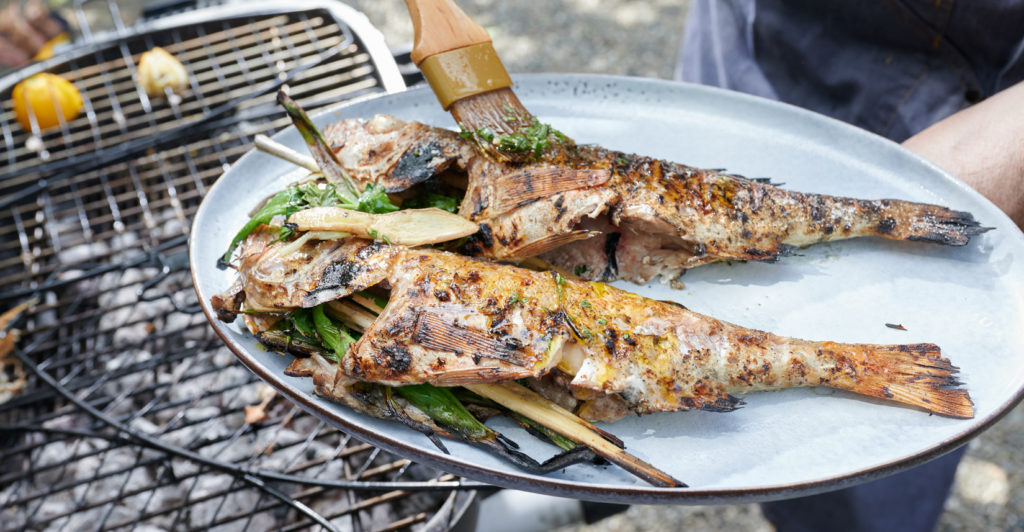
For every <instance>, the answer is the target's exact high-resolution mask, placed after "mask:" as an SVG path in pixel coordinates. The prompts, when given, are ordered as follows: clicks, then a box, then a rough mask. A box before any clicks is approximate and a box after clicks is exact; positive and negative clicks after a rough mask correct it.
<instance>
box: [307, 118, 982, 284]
mask: <svg viewBox="0 0 1024 532" xmlns="http://www.w3.org/2000/svg"><path fill="white" fill-rule="evenodd" d="M324 136H325V138H326V139H327V141H328V143H329V144H330V145H331V146H332V148H333V149H334V150H335V152H336V153H337V155H338V159H339V161H340V162H341V164H342V166H344V168H345V170H346V171H347V172H348V173H349V174H351V175H352V176H353V177H355V178H357V179H359V180H361V181H364V182H376V183H380V184H382V185H384V186H385V187H386V188H387V190H388V192H401V191H404V190H409V189H412V188H414V187H416V186H417V185H420V184H421V183H427V184H429V183H430V182H432V180H437V179H442V180H445V181H447V182H449V183H452V182H459V181H461V183H462V186H465V187H466V194H465V197H464V199H463V201H462V204H461V206H460V208H459V214H461V215H463V216H465V217H467V218H469V219H470V220H472V221H474V222H477V223H479V224H480V228H481V231H480V233H479V234H478V235H476V236H475V237H473V238H472V239H471V240H470V241H469V242H468V243H467V244H466V245H465V246H464V248H463V250H464V251H469V252H472V253H474V254H478V255H482V256H486V257H490V258H496V259H504V260H518V259H522V258H525V257H530V256H538V255H539V256H541V257H542V258H544V259H546V260H548V261H549V262H551V263H552V264H554V265H556V266H559V267H561V268H563V269H565V270H567V271H575V272H578V273H579V274H580V275H581V276H583V277H584V278H587V279H590V280H601V281H610V280H613V279H618V278H622V279H628V280H631V281H634V282H640V283H643V282H647V281H649V280H651V279H652V278H654V277H657V276H659V275H661V276H662V278H663V280H671V279H674V278H675V277H678V276H679V275H681V274H682V273H683V272H684V271H685V270H686V269H688V268H692V267H695V266H699V265H702V264H708V263H712V262H718V261H726V260H753V261H774V260H776V259H778V258H779V257H781V256H784V255H786V254H787V253H790V252H791V251H792V250H793V249H795V248H798V247H802V246H807V245H810V244H814V243H817V242H824V241H830V240H839V239H845V238H853V237H860V236H877V237H883V238H889V239H895V240H911V241H924V242H933V243H938V244H945V245H954V246H961V245H964V244H966V243H968V241H969V240H970V238H971V237H972V236H974V235H977V234H979V233H981V232H983V231H985V230H986V229H985V228H982V227H980V226H979V225H978V223H977V222H976V221H975V220H974V218H973V217H972V216H971V214H970V213H967V212H959V211H954V210H950V209H947V208H945V207H941V206H936V205H926V204H920V203H912V202H906V201H899V200H892V199H882V200H858V199H851V198H840V197H833V196H825V195H818V194H805V193H800V192H793V191H789V190H784V189H781V188H778V187H776V186H773V185H771V184H770V183H767V182H765V181H764V180H755V179H747V178H744V177H741V176H737V175H730V174H727V173H722V172H718V171H712V170H701V169H697V168H691V167H688V166H685V165H682V164H678V163H672V162H668V161H662V160H658V159H653V158H650V157H644V156H640V155H632V154H626V153H621V152H616V151H612V150H607V149H604V148H600V147H597V146H585V145H577V144H574V143H572V142H571V141H569V140H565V141H564V142H561V143H553V144H552V145H551V146H550V147H549V148H547V149H546V150H544V151H543V153H542V154H540V155H539V157H538V158H537V160H535V161H533V162H528V163H509V162H498V161H494V160H492V159H489V158H487V157H485V156H483V155H481V154H479V153H478V152H477V151H476V150H475V149H474V144H473V143H472V142H471V141H469V140H465V139H463V138H461V137H460V135H459V134H458V133H455V132H452V131H448V130H444V129H439V128H434V127H430V126H427V125H424V124H420V123H417V122H408V123H407V122H403V121H401V120H399V119H397V118H394V117H391V116H386V115H378V116H376V117H374V118H373V119H371V120H368V121H365V120H345V121H343V122H339V123H337V124H333V125H331V126H328V127H327V128H325V129H324Z"/></svg>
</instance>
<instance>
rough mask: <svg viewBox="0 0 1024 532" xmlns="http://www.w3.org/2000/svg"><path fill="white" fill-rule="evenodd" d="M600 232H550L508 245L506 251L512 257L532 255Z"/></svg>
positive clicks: (592, 236) (598, 234) (597, 234)
mask: <svg viewBox="0 0 1024 532" xmlns="http://www.w3.org/2000/svg"><path fill="white" fill-rule="evenodd" d="M600 235H601V233H599V232H597V231H581V230H577V231H569V232H565V233H552V234H548V235H545V236H544V237H542V238H539V239H537V240H533V241H530V242H524V243H522V244H519V245H518V246H516V247H511V246H510V247H509V249H508V251H507V253H508V254H509V256H513V257H533V256H535V255H540V254H541V253H544V252H545V251H550V250H552V249H555V248H557V247H560V246H564V245H566V244H568V243H570V242H575V241H577V240H584V239H587V238H594V237H596V236H600Z"/></svg>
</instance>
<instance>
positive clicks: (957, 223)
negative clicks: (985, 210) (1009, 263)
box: [878, 205, 993, 246]
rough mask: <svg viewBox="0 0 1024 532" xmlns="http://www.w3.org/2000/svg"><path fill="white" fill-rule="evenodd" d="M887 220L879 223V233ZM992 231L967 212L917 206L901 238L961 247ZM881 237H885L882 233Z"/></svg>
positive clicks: (931, 206) (930, 206) (885, 225)
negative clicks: (976, 236)
mask: <svg viewBox="0 0 1024 532" xmlns="http://www.w3.org/2000/svg"><path fill="white" fill-rule="evenodd" d="M888 220H889V219H886V220H883V222H882V223H880V226H879V227H878V229H879V230H880V232H881V230H884V229H886V228H887V224H888ZM992 229H993V228H992V227H982V226H981V224H980V223H978V221H977V220H975V219H974V215H972V214H971V213H969V212H965V211H954V210H951V209H947V208H945V207H939V206H935V205H919V206H918V209H917V212H915V213H914V216H913V218H912V220H911V223H910V227H909V228H907V229H904V230H903V231H904V234H903V235H902V238H904V239H906V240H913V241H919V242H930V243H933V244H944V245H947V246H963V245H966V244H967V243H968V242H970V241H971V237H972V236H975V235H980V234H982V233H984V232H986V231H991V230H992ZM881 236H887V235H886V234H884V233H883V234H882V235H881Z"/></svg>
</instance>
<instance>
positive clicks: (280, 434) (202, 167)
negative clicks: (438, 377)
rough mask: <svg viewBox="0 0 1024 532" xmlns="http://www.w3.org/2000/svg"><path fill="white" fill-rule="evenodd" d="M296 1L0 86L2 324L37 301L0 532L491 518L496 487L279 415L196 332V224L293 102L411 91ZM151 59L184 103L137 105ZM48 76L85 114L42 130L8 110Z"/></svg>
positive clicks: (156, 34) (323, 14)
mask: <svg viewBox="0 0 1024 532" xmlns="http://www.w3.org/2000/svg"><path fill="white" fill-rule="evenodd" d="M80 4H81V3H79V4H76V6H79V5H80ZM289 4H290V6H289V8H288V9H287V10H284V9H280V8H272V7H268V6H266V5H262V4H245V6H244V8H243V7H241V6H239V5H235V6H228V7H211V8H207V9H202V10H197V11H190V12H188V13H185V14H181V15H174V16H171V17H166V18H162V19H159V20H157V21H151V22H149V23H146V24H139V25H136V26H132V27H128V26H124V25H117V24H115V26H117V28H116V32H115V33H116V35H114V37H113V38H110V39H106V40H104V39H102V38H99V37H97V38H95V39H94V40H93V42H87V43H85V44H83V45H82V46H77V47H76V48H75V50H76V51H75V52H74V55H71V56H62V57H57V58H55V59H54V60H50V61H47V62H45V63H42V64H36V65H34V66H33V67H30V68H28V69H23V70H22V71H18V72H17V73H15V74H13V75H10V76H7V77H5V78H2V79H0V137H2V145H3V147H4V150H3V153H2V154H0V161H3V162H2V164H3V165H4V166H3V171H2V173H0V310H4V309H7V308H11V307H13V306H14V305H15V304H17V303H19V302H22V301H26V300H33V301H34V302H35V303H34V305H33V306H32V307H31V309H30V310H28V311H27V312H26V313H25V314H24V315H23V316H22V317H21V318H20V319H19V320H18V321H17V322H16V323H15V325H16V326H17V328H18V329H20V332H21V334H20V339H19V340H18V342H17V347H16V348H15V349H14V350H13V351H12V352H11V353H10V354H9V355H8V356H7V357H6V358H5V359H4V361H3V363H2V367H0V400H6V402H3V403H2V404H0V529H30V530H35V529H48V530H49V529H53V530H79V529H98V530H112V529H124V528H130V529H147V528H148V529H174V530H178V529H224V530H234V529H246V530H267V529H275V530H298V529H309V528H316V527H318V526H319V527H323V528H326V529H332V530H396V529H405V528H420V529H430V530H434V529H448V528H450V527H452V526H453V525H455V524H456V523H458V522H459V520H460V518H461V517H463V515H464V513H465V512H466V511H467V509H470V508H471V507H472V502H473V500H474V497H475V495H474V492H473V491H470V489H471V488H476V487H479V486H477V485H475V484H471V483H467V482H464V481H461V480H460V479H458V478H455V477H452V476H450V475H446V474H444V473H441V472H438V471H435V470H432V469H430V468H427V467H425V466H421V465H418V464H414V463H411V462H409V461H408V460H404V459H400V458H397V457H395V456H393V455H389V454H387V453H385V452H383V451H381V450H379V449H377V448H375V447H373V446H370V445H367V444H364V443H361V442H359V441H356V440H354V439H352V438H350V437H349V436H348V435H347V434H345V433H343V432H341V431H339V430H337V429H336V428H334V427H332V426H330V425H328V424H325V423H324V422H322V421H320V420H319V419H317V418H315V417H312V416H310V415H308V414H306V413H304V412H303V411H301V410H299V409H297V408H296V407H294V406H293V405H292V404H291V403H289V402H288V401H287V400H285V399H283V398H280V397H278V396H276V394H275V393H274V391H273V390H272V389H270V388H269V387H267V386H266V385H265V384H263V383H261V382H259V381H258V380H257V379H255V377H254V376H253V375H251V374H250V373H249V372H248V371H246V370H245V369H244V368H243V367H241V366H240V365H239V364H237V363H236V362H235V361H234V357H233V355H231V353H230V352H229V351H228V350H227V349H226V348H225V347H224V346H223V345H222V343H221V342H220V340H219V339H218V338H217V337H216V335H215V334H214V333H213V331H212V328H211V327H209V325H208V323H206V321H205V319H204V318H203V316H202V314H201V313H197V311H198V310H199V309H198V305H197V302H196V300H195V293H194V291H193V289H192V284H191V280H190V277H189V273H188V267H187V254H186V253H187V251H186V241H187V238H188V231H189V226H190V220H191V216H192V214H193V213H194V211H195V209H196V208H197V207H198V204H199V201H200V200H201V199H202V197H203V195H204V193H205V191H206V190H207V188H208V187H209V186H210V185H211V184H212V183H213V181H214V180H216V178H217V177H218V176H219V175H220V174H221V173H222V172H223V171H224V170H225V169H226V168H227V167H228V166H229V165H230V164H231V163H232V161H234V160H235V159H236V158H237V157H239V156H240V155H242V154H243V153H244V152H245V151H247V150H248V149H249V146H250V145H251V139H252V136H254V135H255V134H257V133H270V132H272V131H274V130H276V129H279V128H281V127H284V126H286V125H287V119H286V118H283V113H281V112H280V110H279V109H278V107H277V106H276V104H275V102H274V99H275V94H276V91H277V90H278V88H279V87H280V86H281V85H282V84H285V83H287V84H288V85H289V86H290V89H291V95H292V96H293V97H294V98H296V99H297V100H298V101H299V102H300V103H302V104H303V106H304V107H306V108H307V109H310V110H313V109H316V108H319V107H323V106H326V105H330V104H333V103H336V102H340V101H343V100H347V99H351V98H357V97H361V96H367V95H373V94H380V93H384V92H388V91H395V90H400V89H401V88H403V87H404V85H403V84H402V81H401V77H400V75H399V74H398V70H397V68H396V67H395V65H394V61H393V60H392V58H391V56H390V55H388V54H387V50H386V49H384V50H383V52H382V51H381V49H380V45H382V42H383V41H382V40H379V38H378V37H379V36H378V37H374V35H373V30H372V28H370V27H369V26H368V23H367V22H366V21H365V18H363V17H361V16H360V15H358V14H357V13H355V12H354V11H351V10H349V9H347V8H345V7H344V6H337V5H336V6H331V7H328V8H320V7H315V6H310V5H306V4H303V3H301V2H295V1H293V2H290V3H289ZM107 5H108V6H110V8H109V9H110V10H111V12H112V13H113V14H114V18H115V19H116V18H117V17H116V15H117V13H116V12H115V11H116V4H114V3H113V2H108V3H107ZM85 33H86V32H83V34H85ZM368 35H369V37H367V36H368ZM374 39H377V40H374ZM378 41H379V42H378ZM153 46H161V47H163V48H165V49H166V50H167V51H168V52H170V53H171V54H172V55H174V56H175V57H177V58H178V59H179V60H180V61H181V62H182V63H184V64H185V66H186V68H187V70H188V71H189V74H190V76H189V81H190V85H189V87H188V89H187V90H186V91H184V92H183V93H182V94H181V95H174V94H166V95H165V96H164V97H161V98H150V97H148V96H147V95H146V93H145V92H143V91H142V90H140V89H139V88H138V84H137V83H136V81H137V72H136V69H135V66H136V65H137V63H138V59H139V56H140V54H141V53H142V52H144V51H146V50H149V49H151V48H152V47H153ZM39 71H48V72H53V73H57V74H59V75H61V76H63V77H64V78H65V79H67V80H68V81H71V82H72V83H73V84H74V85H75V86H76V87H77V88H78V90H79V91H80V92H81V93H82V97H83V103H84V109H83V111H82V113H81V114H80V115H79V116H78V117H77V118H75V119H73V120H70V121H66V120H62V121H61V123H60V125H59V127H56V128H53V129H48V130H41V129H39V127H38V123H37V122H36V121H32V123H31V126H32V127H30V128H29V129H30V130H29V131H26V130H24V128H22V127H21V126H20V125H19V124H18V123H17V121H16V120H15V118H14V115H13V112H12V109H11V106H10V101H11V91H12V87H13V85H14V84H15V83H16V82H18V81H20V80H22V79H24V78H25V77H27V76H29V75H31V74H33V73H36V72H39ZM11 334H12V333H11V332H8V333H7V335H8V336H10V335H11ZM3 338H6V337H0V341H2V340H3ZM247 418H248V419H247Z"/></svg>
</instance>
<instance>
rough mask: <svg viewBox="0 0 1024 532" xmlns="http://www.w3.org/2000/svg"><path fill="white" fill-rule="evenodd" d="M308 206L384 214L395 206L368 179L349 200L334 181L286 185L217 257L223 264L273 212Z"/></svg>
mask: <svg viewBox="0 0 1024 532" xmlns="http://www.w3.org/2000/svg"><path fill="white" fill-rule="evenodd" d="M311 207H341V208H344V209H351V210H356V211H362V212H368V213H371V214H385V213H389V212H394V211H397V210H398V207H397V206H396V205H395V204H394V203H391V199H389V198H388V196H387V194H386V193H385V191H384V187H382V186H380V185H377V184H374V183H371V184H369V185H367V186H366V189H365V190H363V192H362V194H360V195H359V198H357V199H356V201H355V202H354V203H353V202H351V201H349V200H347V199H346V198H345V197H344V196H343V195H342V193H341V192H340V191H339V190H338V187H337V186H336V185H332V184H330V183H323V182H315V181H314V182H309V183H303V184H301V185H295V186H291V187H288V188H286V189H284V190H282V191H281V192H278V193H277V194H276V195H274V197H272V198H270V200H269V201H267V204H266V205H264V206H263V208H262V209H260V210H259V212H257V213H256V214H255V215H254V216H253V217H252V218H251V219H250V220H249V221H248V222H247V223H246V224H245V226H243V227H242V229H241V230H240V231H239V232H238V233H237V234H236V235H235V237H234V238H233V239H231V244H230V245H229V246H228V250H227V251H226V252H225V253H224V256H222V257H221V259H220V261H221V262H222V263H224V264H226V263H227V262H228V261H230V260H231V254H232V253H234V252H235V248H237V247H238V244H240V243H241V242H242V241H243V240H245V238H246V237H247V236H249V234H250V233H252V232H253V231H255V230H256V228H257V227H259V226H261V225H264V224H268V223H270V220H271V219H273V218H274V217H275V216H283V217H285V218H288V217H289V216H291V215H293V214H295V213H296V212H299V211H301V210H303V209H308V208H311ZM294 232H295V228H294V227H289V226H288V224H285V225H284V226H283V227H282V228H281V234H280V236H279V239H281V240H287V239H289V238H291V236H292V235H293V234H294Z"/></svg>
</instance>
